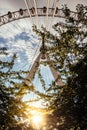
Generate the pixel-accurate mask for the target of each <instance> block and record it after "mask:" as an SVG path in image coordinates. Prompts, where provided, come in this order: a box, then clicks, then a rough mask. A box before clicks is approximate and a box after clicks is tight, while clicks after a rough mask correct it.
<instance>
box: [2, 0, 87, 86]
mask: <svg viewBox="0 0 87 130" xmlns="http://www.w3.org/2000/svg"><path fill="white" fill-rule="evenodd" d="M32 1H33V0H32ZM36 1H37V2H38V7H43V6H44V5H45V4H46V0H36ZM44 1H45V2H44ZM51 1H53V0H51ZM50 3H51V4H50V6H52V4H53V3H52V2H50ZM63 4H67V5H68V7H69V8H70V9H71V10H75V6H76V5H77V4H84V5H86V6H87V0H73V1H72V0H59V3H58V7H59V8H61V6H62V5H63ZM20 8H26V7H25V4H24V0H0V15H3V14H6V13H7V12H8V11H16V10H19V9H20ZM33 20H34V21H35V23H36V18H34V19H33ZM40 20H41V19H40ZM41 21H44V19H42V20H41ZM55 21H56V20H55V19H54V22H55ZM49 22H51V20H49ZM49 24H50V23H49ZM40 45H41V42H40V41H39V39H38V37H37V36H36V34H35V33H34V32H33V31H32V22H31V21H30V19H22V20H18V21H14V22H12V23H8V24H6V25H3V26H1V27H0V47H7V48H8V52H9V57H10V56H11V55H13V54H14V53H16V54H17V60H16V61H15V67H14V69H19V70H20V69H25V70H26V69H27V70H29V67H30V65H31V64H33V62H34V61H35V58H36V57H37V55H38V53H39V48H40ZM42 68H43V72H42V73H43V76H44V75H45V71H46V72H47V74H48V75H47V77H46V78H45V80H46V82H47V85H48V82H49V83H50V82H51V81H52V80H53V77H52V75H51V74H50V70H49V68H48V67H47V68H45V67H42ZM42 68H41V69H42ZM50 75H51V76H50ZM49 77H50V79H49ZM37 78H38V76H36V79H34V84H35V82H37ZM36 86H41V84H40V81H39V80H38V83H37V84H36Z"/></svg>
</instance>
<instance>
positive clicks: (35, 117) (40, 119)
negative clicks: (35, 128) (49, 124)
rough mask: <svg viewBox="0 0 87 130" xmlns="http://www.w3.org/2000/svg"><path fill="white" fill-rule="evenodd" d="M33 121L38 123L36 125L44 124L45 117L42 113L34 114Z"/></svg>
mask: <svg viewBox="0 0 87 130" xmlns="http://www.w3.org/2000/svg"><path fill="white" fill-rule="evenodd" d="M32 121H33V123H34V124H36V125H39V124H42V122H43V117H42V115H33V117H32Z"/></svg>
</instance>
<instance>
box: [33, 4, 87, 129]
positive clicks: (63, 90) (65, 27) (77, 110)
mask: <svg viewBox="0 0 87 130" xmlns="http://www.w3.org/2000/svg"><path fill="white" fill-rule="evenodd" d="M62 11H63V13H64V15H65V21H64V23H61V22H60V23H56V24H55V25H54V26H53V28H54V31H55V34H52V33H51V32H49V31H48V30H46V28H44V27H42V30H39V29H37V27H36V26H34V27H33V29H34V31H35V32H36V33H37V34H38V35H39V36H41V37H42V35H44V37H45V42H46V45H47V48H48V50H47V52H46V53H47V55H48V56H49V58H50V59H51V63H50V65H53V66H54V67H55V69H56V70H57V71H60V74H61V78H62V77H63V78H64V79H63V78H62V80H64V82H65V85H63V86H59V85H56V84H55V83H53V85H52V86H51V87H50V88H49V89H48V90H47V92H49V93H50V91H51V92H53V93H51V94H53V96H52V98H51V99H50V101H49V104H50V108H52V109H54V112H53V113H52V114H51V115H49V116H48V118H47V126H46V128H47V130H48V129H50V130H51V129H52V130H53V129H54V128H56V129H58V130H71V129H72V130H86V129H87V114H86V113H87V103H86V101H87V6H83V5H81V4H78V5H77V6H76V16H75V15H73V16H72V15H71V13H72V12H71V11H70V9H68V7H67V6H66V5H64V6H63V8H62ZM48 106H49V105H48Z"/></svg>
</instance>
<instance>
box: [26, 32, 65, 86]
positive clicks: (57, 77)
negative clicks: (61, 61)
mask: <svg viewBox="0 0 87 130" xmlns="http://www.w3.org/2000/svg"><path fill="white" fill-rule="evenodd" d="M46 51H47V47H46V45H45V35H44V34H42V46H41V48H40V54H39V55H38V56H37V58H36V60H35V62H34V64H33V65H32V68H31V69H30V71H29V74H28V76H27V77H26V79H25V84H26V85H29V83H30V82H31V81H32V79H33V78H34V75H35V72H36V70H38V67H39V64H40V60H41V59H42V62H45V61H46V62H47V63H49V62H51V60H50V58H49V56H47V54H46ZM49 68H50V70H51V72H52V75H53V77H54V79H55V82H56V83H57V84H58V85H60V86H61V85H63V82H62V80H61V79H60V73H59V72H58V71H57V70H55V68H54V67H53V66H50V65H49Z"/></svg>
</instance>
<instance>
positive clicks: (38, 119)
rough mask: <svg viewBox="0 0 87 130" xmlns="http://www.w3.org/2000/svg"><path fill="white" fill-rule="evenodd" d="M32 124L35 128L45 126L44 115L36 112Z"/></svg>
mask: <svg viewBox="0 0 87 130" xmlns="http://www.w3.org/2000/svg"><path fill="white" fill-rule="evenodd" d="M31 122H32V125H33V127H35V128H40V127H42V126H43V125H44V122H45V117H44V115H43V114H42V113H40V112H36V113H34V114H33V115H32V118H31Z"/></svg>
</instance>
